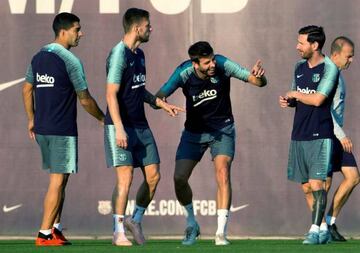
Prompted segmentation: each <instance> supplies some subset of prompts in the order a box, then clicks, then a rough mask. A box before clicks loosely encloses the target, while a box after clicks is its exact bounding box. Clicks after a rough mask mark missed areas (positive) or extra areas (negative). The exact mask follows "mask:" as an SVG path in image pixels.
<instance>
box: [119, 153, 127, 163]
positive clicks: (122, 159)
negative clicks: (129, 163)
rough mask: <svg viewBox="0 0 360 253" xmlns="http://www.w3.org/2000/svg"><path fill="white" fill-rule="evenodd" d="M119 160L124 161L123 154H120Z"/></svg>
mask: <svg viewBox="0 0 360 253" xmlns="http://www.w3.org/2000/svg"><path fill="white" fill-rule="evenodd" d="M119 160H120V161H122V162H123V161H125V160H126V155H125V154H120V156H119Z"/></svg>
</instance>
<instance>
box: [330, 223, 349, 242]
mask: <svg viewBox="0 0 360 253" xmlns="http://www.w3.org/2000/svg"><path fill="white" fill-rule="evenodd" d="M328 229H329V232H330V236H331V240H332V241H335V242H346V239H345V237H344V236H342V235H341V234H340V233H339V232H338V231H337V227H336V225H335V224H333V225H328Z"/></svg>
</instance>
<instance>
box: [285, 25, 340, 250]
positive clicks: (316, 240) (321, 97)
mask: <svg viewBox="0 0 360 253" xmlns="http://www.w3.org/2000/svg"><path fill="white" fill-rule="evenodd" d="M324 43H325V33H324V30H323V28H322V27H319V26H314V25H311V26H306V27H303V28H301V29H300V30H299V35H298V43H297V47H296V48H297V50H298V51H299V53H300V56H301V58H302V60H301V61H299V62H298V63H297V64H296V66H295V72H294V77H293V78H294V79H293V82H292V85H291V91H289V92H287V94H286V96H284V97H283V96H280V98H279V103H280V106H281V107H283V108H285V107H295V108H296V110H295V116H294V124H293V131H292V134H291V143H290V150H289V161H288V179H289V180H292V181H295V182H298V183H301V184H305V183H309V184H310V186H311V189H312V190H313V192H312V194H313V197H314V201H313V206H312V225H311V228H310V231H309V233H308V234H307V237H306V239H305V240H304V241H303V244H323V243H327V242H328V241H329V238H330V235H329V231H328V229H327V226H326V224H321V221H322V219H323V216H324V212H325V208H326V190H325V188H324V182H325V180H326V177H327V173H328V172H329V171H330V169H331V154H332V153H331V152H332V145H333V141H332V139H333V136H334V134H333V128H334V125H333V122H332V117H331V103H332V100H333V98H334V94H335V90H336V86H337V80H338V75H339V71H338V69H337V67H336V66H335V64H334V63H333V62H332V61H331V59H330V58H328V57H327V56H325V55H323V54H322V52H321V49H322V47H323V45H324Z"/></svg>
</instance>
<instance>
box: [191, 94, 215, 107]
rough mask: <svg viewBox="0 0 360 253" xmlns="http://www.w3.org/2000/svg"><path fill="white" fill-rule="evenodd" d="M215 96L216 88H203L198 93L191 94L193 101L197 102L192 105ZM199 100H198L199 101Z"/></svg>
mask: <svg viewBox="0 0 360 253" xmlns="http://www.w3.org/2000/svg"><path fill="white" fill-rule="evenodd" d="M216 97H217V91H216V90H204V91H203V92H201V93H200V94H199V95H196V96H192V98H193V101H194V102H197V103H195V104H194V107H196V106H198V105H200V104H202V103H203V102H205V101H207V100H211V99H214V98H216ZM199 100H200V101H199Z"/></svg>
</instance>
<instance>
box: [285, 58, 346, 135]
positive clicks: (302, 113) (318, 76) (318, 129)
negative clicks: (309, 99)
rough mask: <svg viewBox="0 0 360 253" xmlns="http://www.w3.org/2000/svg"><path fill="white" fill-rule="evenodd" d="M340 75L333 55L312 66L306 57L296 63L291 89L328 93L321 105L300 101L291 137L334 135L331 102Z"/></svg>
mask: <svg viewBox="0 0 360 253" xmlns="http://www.w3.org/2000/svg"><path fill="white" fill-rule="evenodd" d="M338 78H339V70H338V69H337V67H336V65H335V64H334V63H333V62H332V61H331V59H330V58H328V57H327V56H325V58H324V61H323V62H322V63H320V64H318V65H317V66H315V67H313V68H310V67H309V65H308V62H307V61H306V60H302V61H300V62H298V63H297V64H296V67H295V73H294V80H293V83H292V90H296V91H298V92H301V93H305V94H312V93H321V94H322V95H324V96H326V99H325V101H324V103H322V104H321V105H320V106H312V105H306V104H303V103H301V102H299V101H298V102H297V104H296V110H295V116H294V126H293V131H292V136H291V138H292V140H295V141H308V140H315V139H325V138H333V136H334V134H333V128H334V125H333V122H332V117H331V111H330V110H331V104H332V101H333V98H334V94H335V90H336V87H337V83H338Z"/></svg>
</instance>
